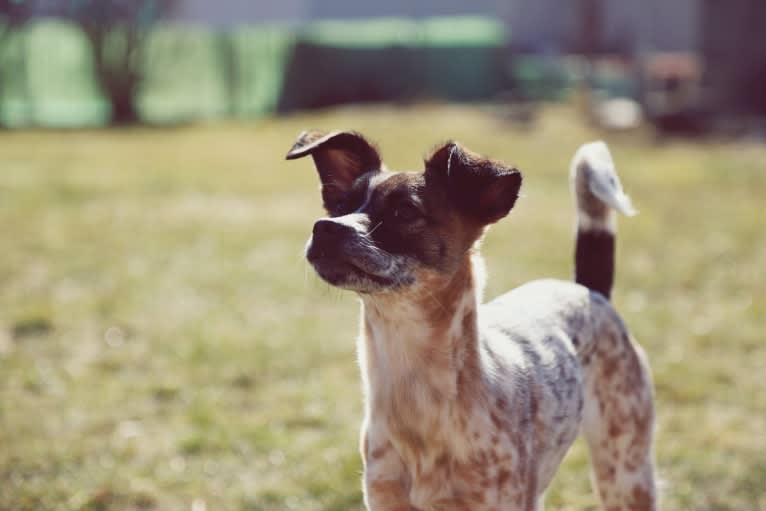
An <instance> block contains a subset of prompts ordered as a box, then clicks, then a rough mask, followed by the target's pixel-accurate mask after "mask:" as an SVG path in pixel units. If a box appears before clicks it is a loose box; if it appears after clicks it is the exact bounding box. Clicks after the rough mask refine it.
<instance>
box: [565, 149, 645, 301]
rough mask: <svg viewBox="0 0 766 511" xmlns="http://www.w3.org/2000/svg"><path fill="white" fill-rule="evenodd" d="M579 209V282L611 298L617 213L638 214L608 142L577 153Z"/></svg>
mask: <svg viewBox="0 0 766 511" xmlns="http://www.w3.org/2000/svg"><path fill="white" fill-rule="evenodd" d="M569 177H570V184H571V186H572V192H573V193H574V196H575V203H576V206H577V240H576V242H575V281H576V282H577V283H578V284H582V285H584V286H587V287H588V288H590V289H592V290H594V291H598V292H599V293H601V294H603V295H604V296H606V297H607V298H609V296H610V294H611V292H612V282H613V281H614V241H615V237H616V235H617V219H616V215H615V213H614V210H617V211H619V212H620V213H622V214H624V215H627V216H633V215H635V214H636V211H635V210H634V209H633V205H632V204H631V202H630V198H629V197H628V196H627V195H625V193H624V192H623V191H622V186H621V185H620V178H619V177H618V176H617V171H616V170H615V168H614V161H612V155H611V154H610V153H609V148H608V147H607V146H606V144H605V143H604V142H601V141H598V142H591V143H589V144H585V145H583V146H582V147H580V149H578V150H577V153H575V156H574V158H573V159H572V164H571V167H570V170H569Z"/></svg>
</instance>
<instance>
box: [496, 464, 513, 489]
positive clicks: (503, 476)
mask: <svg viewBox="0 0 766 511" xmlns="http://www.w3.org/2000/svg"><path fill="white" fill-rule="evenodd" d="M510 480H511V472H510V471H509V470H506V469H504V468H503V469H501V470H500V472H499V473H498V474H497V485H498V486H499V487H503V486H505V485H506V484H507V483H508V481H510Z"/></svg>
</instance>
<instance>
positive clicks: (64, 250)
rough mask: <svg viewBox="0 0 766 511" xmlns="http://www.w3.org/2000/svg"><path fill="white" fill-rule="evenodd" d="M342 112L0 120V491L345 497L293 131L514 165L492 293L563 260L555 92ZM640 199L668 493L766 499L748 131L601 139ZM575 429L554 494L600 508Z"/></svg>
mask: <svg viewBox="0 0 766 511" xmlns="http://www.w3.org/2000/svg"><path fill="white" fill-rule="evenodd" d="M491 112H492V108H489V107H488V108H486V109H485V108H477V107H459V106H424V107H418V108H406V109H405V108H402V109H396V108H382V107H381V108H365V109H357V108H349V109H338V110H333V111H328V112H323V113H317V114H311V115H300V116H294V117H288V118H283V119H275V120H270V121H264V122H260V123H258V124H215V125H206V126H197V127H189V128H183V129H177V130H173V131H162V130H153V129H134V130H124V131H107V132H97V131H93V132H87V131H76V132H6V133H2V134H0V154H1V155H2V171H1V172H0V232H2V236H3V243H2V250H0V509H2V510H8V511H11V510H13V511H21V510H48V509H56V510H58V509H61V510H65V509H66V510H69V509H72V510H78V509H82V510H107V509H109V510H111V509H136V510H146V509H157V510H175V509H179V510H181V509H183V510H188V509H194V510H195V511H200V510H202V509H208V510H219V509H223V510H229V509H230V510H243V511H244V510H251V511H267V510H283V509H298V510H307V511H312V510H320V509H321V510H327V511H332V510H335V511H341V510H351V509H360V508H361V494H360V483H359V475H360V470H361V466H360V461H359V457H358V454H357V438H358V425H359V419H360V416H361V412H360V392H359V383H358V381H359V380H358V371H357V367H356V363H355V355H354V337H355V335H356V332H357V314H358V306H357V304H356V300H355V298H354V297H353V296H352V295H350V294H347V293H341V292H339V291H336V290H333V289H330V288H329V287H328V286H326V285H324V284H322V283H320V282H319V280H318V279H317V278H316V277H315V276H314V275H313V273H312V272H311V271H310V269H309V268H308V267H307V265H306V263H305V262H304V261H303V257H302V250H303V245H304V242H305V239H306V238H307V236H308V233H309V230H310V226H311V223H312V221H313V219H314V218H316V217H317V216H319V215H320V214H321V210H320V201H319V196H318V192H317V181H316V177H315V175H314V170H313V167H312V165H311V163H310V160H301V161H300V162H285V161H283V155H284V153H285V152H286V150H287V149H288V148H289V146H290V145H291V144H292V142H293V139H294V137H295V135H296V134H297V133H298V132H299V131H300V130H301V129H304V128H307V127H313V128H318V129H334V128H340V127H343V128H353V129H357V130H360V131H362V132H364V133H367V134H368V135H369V136H370V137H372V138H373V139H375V140H377V141H378V142H379V144H380V147H381V149H382V152H383V155H384V158H385V159H386V161H387V163H388V164H389V166H390V167H392V168H405V169H417V168H419V167H420V165H421V157H422V155H423V154H424V153H425V152H426V151H427V149H428V148H429V147H430V146H432V145H433V144H435V143H436V142H439V141H443V140H446V139H448V138H455V139H458V140H461V141H462V142H464V143H465V144H466V145H468V146H469V147H471V148H473V149H474V150H477V151H479V152H483V153H485V154H488V155H491V156H493V157H496V158H500V159H504V160H507V161H510V162H514V163H516V164H517V165H518V166H519V167H520V168H521V169H522V170H523V171H524V172H525V182H524V197H523V199H522V200H520V201H519V203H518V205H517V207H516V210H515V211H514V212H513V213H512V214H511V216H510V217H509V219H507V220H505V221H503V222H501V223H500V224H498V225H497V226H495V228H493V229H492V231H491V232H490V233H489V235H488V236H487V238H486V241H485V243H484V253H485V256H486V258H487V263H488V267H489V272H490V282H489V286H488V290H487V295H488V296H489V297H491V296H494V295H496V294H498V293H500V292H502V291H503V290H506V289H508V288H510V287H513V286H516V285H518V284H521V283H523V282H525V281H527V280H529V279H533V278H536V277H544V276H555V277H561V278H569V276H570V274H571V258H572V257H571V255H572V239H571V237H572V227H573V214H572V206H571V201H570V198H569V194H568V190H567V175H566V169H567V166H568V162H569V158H570V157H571V155H572V154H573V152H574V150H575V149H576V147H577V146H578V144H580V143H581V142H583V141H586V140H589V139H592V138H594V137H597V136H604V135H603V134H599V133H596V132H594V131H592V130H591V129H589V128H587V127H585V126H583V125H582V124H581V123H580V122H579V121H578V120H577V118H576V117H575V116H574V115H573V113H572V112H571V111H570V110H568V109H562V108H553V107H551V108H549V109H548V110H546V112H545V113H544V115H543V117H542V119H541V121H540V123H539V124H538V126H537V127H536V129H534V130H532V131H527V130H523V129H520V128H518V127H514V126H510V125H507V124H505V123H504V122H503V121H501V120H500V119H499V118H498V117H497V116H495V115H493V114H492V113H491ZM607 139H608V141H609V142H610V144H611V146H612V150H613V153H614V156H615V159H616V161H617V163H618V167H619V170H620V173H621V175H622V180H623V183H624V185H625V187H626V189H627V191H628V192H629V193H630V194H631V195H632V197H633V199H634V202H635V204H636V206H637V207H638V208H639V209H640V210H641V214H640V215H639V216H637V217H635V218H633V219H629V220H623V221H621V229H620V239H619V253H618V257H619V266H618V275H617V285H616V290H615V298H614V301H615V302H616V304H617V306H618V308H619V309H620V310H621V311H622V312H623V314H624V316H625V317H626V319H627V321H628V324H629V325H630V326H631V328H632V329H633V331H634V333H635V335H636V337H637V338H638V339H639V340H640V341H641V342H642V344H643V345H644V346H645V347H646V349H647V351H648V353H649V356H650V359H651V363H652V367H653V371H654V375H655V380H656V389H657V401H658V412H659V421H658V422H659V424H658V437H657V438H658V441H657V459H658V465H659V471H660V474H661V476H662V478H663V480H664V486H663V488H664V489H663V502H664V509H667V510H720V511H723V510H732V511H734V510H737V511H742V510H761V511H763V510H766V434H764V432H766V376H765V375H766V373H764V367H766V341H765V340H764V337H763V334H764V332H765V331H766V294H765V293H764V280H763V272H764V268H766V236H764V225H765V224H766V222H765V221H764V220H766V218H765V215H764V212H763V201H764V197H766V147H764V146H757V145H746V144H740V143H723V142H716V141H712V142H708V143H706V144H704V145H701V144H698V143H692V142H683V141H666V142H664V143H659V144H658V143H657V142H656V140H655V139H653V138H652V137H651V136H650V135H649V134H646V133H634V134H623V135H609V136H607ZM595 506H596V500H595V498H594V497H593V495H592V493H591V491H590V487H589V483H588V475H587V456H586V453H585V451H584V449H583V446H582V445H581V444H580V443H579V442H578V444H577V445H576V446H575V448H574V449H573V450H572V451H571V453H570V455H569V456H568V458H567V460H566V462H565V463H564V465H563V466H562V469H561V470H560V471H559V475H558V477H557V480H556V482H555V484H554V486H553V488H552V489H551V491H550V492H549V495H548V499H547V507H548V508H549V509H565V510H587V509H595Z"/></svg>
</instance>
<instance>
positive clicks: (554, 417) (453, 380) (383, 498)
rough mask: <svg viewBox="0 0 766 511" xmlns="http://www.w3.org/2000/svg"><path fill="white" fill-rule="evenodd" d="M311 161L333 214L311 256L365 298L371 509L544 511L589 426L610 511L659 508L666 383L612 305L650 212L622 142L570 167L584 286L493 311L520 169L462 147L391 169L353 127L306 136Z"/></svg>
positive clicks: (542, 286)
mask: <svg viewBox="0 0 766 511" xmlns="http://www.w3.org/2000/svg"><path fill="white" fill-rule="evenodd" d="M309 154H310V155H311V156H312V157H313V159H314V162H315V164H316V168H317V170H318V172H319V178H320V180H321V183H322V187H321V193H322V199H323V202H324V207H325V209H326V210H327V213H328V217H327V218H321V219H320V220H318V221H317V222H316V223H315V224H314V228H313V234H312V236H311V238H310V240H309V242H308V244H307V247H306V257H307V258H308V260H309V262H310V263H311V265H312V266H313V267H314V268H315V270H316V272H317V273H318V274H319V276H320V277H321V278H322V279H323V280H325V281H327V282H328V283H330V284H331V285H333V286H337V287H340V288H344V289H349V290H352V291H355V292H356V293H357V294H358V295H359V296H360V298H361V302H362V325H361V329H360V330H361V333H360V335H359V341H358V352H359V360H360V365H361V372H362V380H363V384H364V389H365V418H364V423H363V426H362V432H361V451H362V459H363V462H364V500H365V504H366V506H367V508H368V509H369V510H373V511H378V510H391V511H393V510H396V511H405V510H410V511H411V510H420V511H427V510H434V511H436V510H439V511H446V510H472V511H481V510H501V509H502V510H507V509H514V510H524V511H535V510H539V509H541V508H542V498H543V493H544V491H545V489H546V487H547V486H548V485H549V483H550V481H551V479H552V478H553V475H554V473H555V472H556V469H557V467H558V465H559V464H560V462H561V460H562V458H563V457H564V454H565V453H566V452H567V450H568V448H569V446H570V445H571V444H572V442H573V441H574V439H575V437H576V435H577V433H578V430H581V431H582V432H583V434H584V436H585V439H586V441H587V443H588V446H589V449H590V455H591V461H592V466H593V474H592V476H593V480H594V484H595V486H597V488H598V492H599V494H600V498H601V501H602V504H603V506H604V508H605V509H606V510H608V511H617V510H632V511H638V510H641V511H647V510H654V509H656V506H657V503H656V500H657V499H656V492H655V482H654V463H653V455H652V436H653V423H654V408H653V395H652V394H653V392H652V383H651V375H650V373H649V369H648V366H647V363H646V360H645V355H644V354H643V351H642V350H641V349H640V347H639V346H638V345H637V344H636V343H635V341H634V340H633V339H632V337H631V336H630V334H629V333H628V331H627V329H626V327H625V325H624V323H623V321H622V320H621V319H620V317H619V316H618V315H617V313H616V312H615V310H614V308H613V307H612V306H611V304H610V302H609V293H610V290H611V287H612V276H613V275H612V274H613V257H614V238H615V232H616V223H615V213H614V211H613V210H618V211H620V212H622V213H624V214H628V215H630V214H633V210H632V207H631V204H630V201H629V199H628V197H627V196H626V195H625V194H624V193H623V192H622V188H621V185H620V182H619V179H618V177H617V174H616V172H615V170H614V165H613V163H612V159H611V156H610V154H609V151H608V149H607V147H606V145H604V144H603V143H602V142H596V143H591V144H587V145H585V146H583V147H582V148H581V149H580V150H579V151H578V152H577V154H576V155H575V157H574V160H573V162H572V165H571V184H572V187H573V190H574V193H575V197H576V200H577V218H578V230H577V241H576V251H575V266H576V270H575V280H576V282H577V283H570V282H564V281H557V280H540V281H535V282H531V283H529V284H526V285H524V286H521V287H519V288H517V289H515V290H513V291H511V292H509V293H507V294H505V295H503V296H500V297H499V298H497V299H495V300H493V301H491V302H489V303H487V304H484V305H480V302H481V293H482V286H483V284H482V264H481V260H480V258H479V255H478V252H477V250H478V249H477V245H478V243H477V242H478V240H479V239H480V238H481V236H482V235H483V233H484V231H485V230H486V228H487V226H488V225H490V224H492V223H494V222H496V221H498V220H500V219H501V218H503V217H504V216H506V215H507V214H508V212H509V211H510V210H511V208H513V206H514V203H515V202H516V198H517V196H518V192H519V188H520V186H521V174H520V173H519V171H517V170H516V169H514V168H511V167H509V166H507V165H505V164H503V163H502V162H499V161H495V160H490V159H486V158H484V157H481V156H479V155H477V154H474V153H472V152H470V151H469V150H467V149H465V148H464V147H461V146H460V145H459V144H457V143H454V142H449V143H446V144H444V145H442V146H441V147H438V148H437V149H436V150H435V151H434V152H433V153H432V154H431V155H430V156H429V157H428V158H426V160H425V170H424V171H423V172H420V173H402V172H390V171H388V170H386V169H385V167H384V166H383V164H382V162H381V159H380V156H379V154H378V151H377V150H376V148H375V147H374V146H373V145H372V144H370V143H369V142H368V141H367V140H365V138H364V137H363V136H361V135H360V134H358V133H354V132H334V133H329V134H322V133H318V132H304V133H302V134H301V135H300V136H299V137H298V140H297V141H296V143H295V145H294V146H293V147H292V148H291V149H290V151H289V152H288V153H287V159H294V158H300V157H303V156H306V155H309Z"/></svg>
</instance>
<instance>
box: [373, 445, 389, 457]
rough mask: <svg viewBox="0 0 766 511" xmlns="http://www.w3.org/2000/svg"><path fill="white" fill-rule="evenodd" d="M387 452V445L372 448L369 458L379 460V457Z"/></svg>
mask: <svg viewBox="0 0 766 511" xmlns="http://www.w3.org/2000/svg"><path fill="white" fill-rule="evenodd" d="M387 452H388V445H383V446H381V447H378V448H377V449H373V451H372V452H371V453H370V459H373V460H379V459H380V458H382V457H383V456H385V455H386V453H387Z"/></svg>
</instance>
